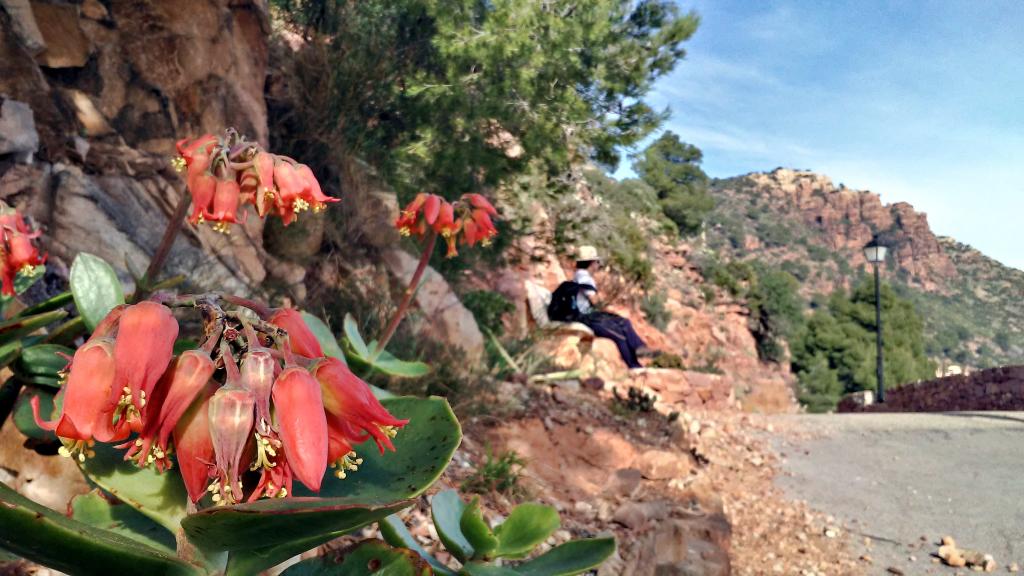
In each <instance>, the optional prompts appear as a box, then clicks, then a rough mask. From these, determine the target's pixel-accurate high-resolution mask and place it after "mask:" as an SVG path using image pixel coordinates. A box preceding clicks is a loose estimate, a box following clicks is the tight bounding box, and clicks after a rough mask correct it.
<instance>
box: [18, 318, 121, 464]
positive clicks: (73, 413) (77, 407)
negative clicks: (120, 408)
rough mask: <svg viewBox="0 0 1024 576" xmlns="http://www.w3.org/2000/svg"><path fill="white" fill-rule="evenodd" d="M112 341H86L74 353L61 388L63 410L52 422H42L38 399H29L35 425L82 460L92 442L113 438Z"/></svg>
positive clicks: (64, 450)
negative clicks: (111, 399) (54, 434)
mask: <svg viewBox="0 0 1024 576" xmlns="http://www.w3.org/2000/svg"><path fill="white" fill-rule="evenodd" d="M114 375H115V370H114V342H113V341H112V340H110V339H108V338H99V339H95V340H91V341H89V342H87V343H86V344H85V345H84V346H82V347H81V348H79V349H78V350H77V351H76V352H75V356H74V358H73V359H72V361H71V369H70V372H69V374H68V379H67V383H66V384H64V388H63V393H64V397H63V400H64V401H63V410H62V411H61V414H60V416H59V417H58V418H57V420H56V421H55V422H44V421H43V419H42V418H41V417H40V415H39V398H38V397H33V398H32V402H31V404H32V413H33V416H35V420H36V424H38V425H39V427H40V428H43V429H44V430H52V431H55V432H56V433H57V436H59V437H60V438H61V439H62V441H63V442H64V445H65V446H64V448H63V449H62V453H65V454H67V455H77V457H78V458H79V459H80V460H84V459H85V456H86V452H87V449H88V448H87V447H88V446H89V445H90V444H91V443H92V441H93V440H94V439H95V440H99V441H100V442H110V441H111V440H113V439H115V430H114V427H113V425H112V423H113V412H112V410H111V407H110V402H109V400H110V394H111V389H112V388H113V387H114Z"/></svg>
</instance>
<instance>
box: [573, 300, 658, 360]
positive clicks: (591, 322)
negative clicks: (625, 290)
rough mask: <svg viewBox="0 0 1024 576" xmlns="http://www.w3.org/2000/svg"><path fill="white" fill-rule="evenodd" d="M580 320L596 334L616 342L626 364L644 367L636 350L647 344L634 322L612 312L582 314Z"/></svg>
mask: <svg viewBox="0 0 1024 576" xmlns="http://www.w3.org/2000/svg"><path fill="white" fill-rule="evenodd" d="M579 321H580V323H582V324H586V326H587V327H588V328H590V329H591V330H593V331H594V335H595V336H597V337H598V338H608V339H609V340H611V341H612V342H615V345H616V346H617V347H618V348H619V355H620V356H622V361H623V362H625V363H626V366H629V367H630V368H641V367H642V366H641V365H640V361H639V360H637V357H636V350H637V348H642V347H644V346H646V344H644V341H643V340H642V339H641V338H640V336H639V335H638V334H637V333H636V330H634V329H633V323H632V322H630V321H629V320H627V319H625V318H623V317H622V316H619V315H618V314H612V313H611V312H591V313H590V314H584V315H583V316H581V317H580V319H579Z"/></svg>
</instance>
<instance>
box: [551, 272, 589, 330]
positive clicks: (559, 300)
mask: <svg viewBox="0 0 1024 576" xmlns="http://www.w3.org/2000/svg"><path fill="white" fill-rule="evenodd" d="M583 289H587V290H593V289H594V288H593V287H591V286H584V285H583V284H579V283H577V282H573V281H571V280H566V281H565V282H562V283H561V284H559V285H558V288H555V291H554V292H552V293H551V303H549V304H548V319H549V320H553V321H555V322H575V321H577V320H579V318H580V316H581V314H580V309H579V306H578V305H577V302H576V295H577V294H579V292H580V290H583Z"/></svg>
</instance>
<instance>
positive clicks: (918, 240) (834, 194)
mask: <svg viewBox="0 0 1024 576" xmlns="http://www.w3.org/2000/svg"><path fill="white" fill-rule="evenodd" d="M715 193H716V197H718V198H722V199H723V201H724V202H725V203H726V205H732V202H731V200H733V199H736V197H737V196H744V195H745V196H747V197H749V196H753V197H754V198H756V199H757V200H756V202H760V203H763V204H767V206H757V207H758V208H759V209H760V210H759V211H761V212H765V211H771V212H774V213H776V214H783V215H789V216H792V217H795V219H796V220H797V221H799V222H800V223H802V224H803V225H804V226H806V227H807V228H808V231H809V232H810V233H812V234H813V236H814V239H815V240H818V241H820V242H822V243H823V246H822V247H823V248H826V249H827V250H829V251H832V252H840V253H842V255H843V256H844V257H845V258H846V259H847V263H848V265H850V266H852V267H854V268H857V267H863V266H866V265H867V262H866V261H865V259H864V255H863V252H862V250H861V249H862V248H863V246H864V245H865V244H867V243H868V242H870V241H871V239H872V237H873V236H874V235H875V234H879V235H880V237H881V239H882V241H883V242H884V243H885V244H886V245H887V246H889V249H890V251H891V258H892V260H891V261H893V262H895V263H896V264H897V265H898V267H899V268H900V269H902V270H905V271H906V272H907V273H908V274H909V276H910V278H911V279H912V280H914V281H916V282H917V283H918V284H919V285H920V286H921V287H923V288H925V289H927V290H935V289H937V288H938V287H939V286H940V285H941V284H943V283H945V282H946V281H947V280H948V279H950V278H954V277H956V275H957V270H956V267H955V266H954V265H953V262H952V260H950V258H949V256H948V255H947V254H946V252H945V251H944V250H943V249H942V246H941V244H940V243H939V239H938V238H937V237H936V236H935V234H933V233H932V231H931V228H930V227H929V226H928V218H927V216H926V215H925V214H923V213H921V212H917V211H915V210H914V207H913V206H911V205H910V204H907V203H905V202H897V203H895V204H882V201H881V199H880V198H879V196H878V194H874V193H872V192H870V191H859V190H852V189H849V188H846V187H843V186H840V187H836V186H835V185H833V183H832V180H831V179H830V178H829V177H827V176H823V175H820V174H815V173H813V172H807V171H801V170H790V169H787V168H777V169H775V170H773V171H772V172H768V173H754V174H748V175H746V176H742V177H739V178H733V179H729V180H725V181H722V182H720V183H718V184H717V185H716V191H715ZM742 203H747V200H746V199H743V200H742Z"/></svg>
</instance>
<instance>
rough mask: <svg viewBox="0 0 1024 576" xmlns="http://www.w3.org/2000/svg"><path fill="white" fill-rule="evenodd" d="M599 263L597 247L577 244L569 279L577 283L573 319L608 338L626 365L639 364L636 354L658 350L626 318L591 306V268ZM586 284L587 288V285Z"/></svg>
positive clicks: (593, 287) (594, 289)
mask: <svg viewBox="0 0 1024 576" xmlns="http://www.w3.org/2000/svg"><path fill="white" fill-rule="evenodd" d="M600 266H601V259H600V257H598V255H597V249H596V248H594V247H593V246H580V247H579V250H578V251H577V254H576V273H575V275H574V276H573V282H576V283H577V284H579V285H581V287H582V288H581V289H580V290H579V292H577V293H576V307H577V309H578V310H579V316H578V317H577V318H576V321H577V322H580V323H581V324H585V325H586V326H587V327H588V328H590V329H591V330H593V331H594V336H597V337H598V338H608V339H609V340H611V341H612V342H615V345H616V346H617V347H618V349H619V355H620V356H622V361H623V362H625V363H626V366H628V367H629V368H643V366H642V365H641V364H640V361H639V357H642V356H657V355H658V352H657V351H655V350H651V349H650V348H648V347H647V345H646V344H644V341H643V340H642V339H641V338H640V336H639V335H638V334H637V333H636V330H634V329H633V323H632V322H630V321H629V320H628V319H626V318H623V317H622V316H619V315H618V314H612V313H611V312H603V311H599V310H597V309H595V307H594V304H595V300H596V297H597V282H596V281H595V280H594V277H593V275H591V272H592V271H596V270H597V268H598V267H600ZM587 286H589V287H590V289H587Z"/></svg>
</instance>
